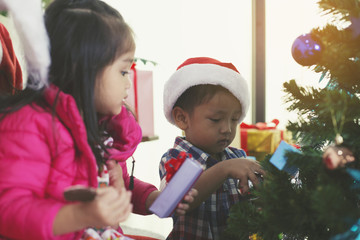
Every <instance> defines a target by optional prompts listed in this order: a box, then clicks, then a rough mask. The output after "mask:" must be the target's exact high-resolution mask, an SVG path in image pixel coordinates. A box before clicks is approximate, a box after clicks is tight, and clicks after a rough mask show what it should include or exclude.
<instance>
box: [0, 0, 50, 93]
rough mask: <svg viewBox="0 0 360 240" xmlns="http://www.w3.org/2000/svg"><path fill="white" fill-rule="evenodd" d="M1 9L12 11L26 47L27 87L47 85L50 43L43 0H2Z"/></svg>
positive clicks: (35, 87) (20, 36)
mask: <svg viewBox="0 0 360 240" xmlns="http://www.w3.org/2000/svg"><path fill="white" fill-rule="evenodd" d="M0 10H7V11H9V12H10V14H11V17H12V19H13V21H14V25H15V29H16V30H17V33H18V35H19V38H20V42H21V44H22V47H23V49H24V55H25V59H26V70H27V73H28V75H29V78H28V79H29V80H28V82H27V87H31V88H33V89H41V88H42V87H44V86H47V85H48V68H49V66H50V52H49V49H50V47H49V45H50V44H49V39H48V35H47V32H46V29H45V24H44V17H43V9H42V2H41V0H26V1H24V0H0ZM2 44H3V43H2ZM3 47H4V46H3ZM3 58H4V51H3ZM3 60H4V59H3Z"/></svg>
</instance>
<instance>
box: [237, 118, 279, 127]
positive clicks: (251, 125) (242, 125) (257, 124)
mask: <svg viewBox="0 0 360 240" xmlns="http://www.w3.org/2000/svg"><path fill="white" fill-rule="evenodd" d="M279 122H280V121H279V120H278V119H273V120H272V121H271V122H270V123H265V122H258V123H255V124H246V123H244V122H242V123H241V124H240V127H241V128H247V129H252V128H255V129H259V130H266V129H276V127H277V125H279Z"/></svg>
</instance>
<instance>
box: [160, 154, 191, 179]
mask: <svg viewBox="0 0 360 240" xmlns="http://www.w3.org/2000/svg"><path fill="white" fill-rule="evenodd" d="M186 158H192V155H191V154H190V153H186V152H180V153H179V155H178V156H177V158H172V159H170V160H169V161H167V162H166V163H165V169H166V172H167V173H166V182H169V181H170V179H171V178H172V177H173V176H174V174H175V173H176V171H177V170H178V169H179V168H180V167H181V165H182V164H183V163H184V161H185V159H186Z"/></svg>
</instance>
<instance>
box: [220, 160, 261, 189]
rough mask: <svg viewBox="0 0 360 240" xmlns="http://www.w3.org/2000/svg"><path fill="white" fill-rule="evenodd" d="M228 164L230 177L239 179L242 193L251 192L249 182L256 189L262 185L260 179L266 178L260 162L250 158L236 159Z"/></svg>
mask: <svg viewBox="0 0 360 240" xmlns="http://www.w3.org/2000/svg"><path fill="white" fill-rule="evenodd" d="M225 162H227V163H228V164H227V168H226V169H227V172H228V177H230V178H235V179H239V189H240V191H241V193H245V192H247V191H249V183H248V180H250V181H251V182H252V184H253V185H254V187H256V186H257V185H258V184H259V183H260V179H261V178H262V177H264V176H265V171H264V169H262V167H261V166H260V164H259V162H258V161H255V160H253V159H248V158H234V159H230V160H227V161H225Z"/></svg>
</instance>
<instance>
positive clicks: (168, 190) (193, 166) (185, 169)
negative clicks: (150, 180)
mask: <svg viewBox="0 0 360 240" xmlns="http://www.w3.org/2000/svg"><path fill="white" fill-rule="evenodd" d="M202 172H203V167H202V165H201V164H200V163H199V162H197V161H195V160H194V159H192V158H187V159H185V161H184V163H183V164H182V165H181V167H180V168H179V169H178V171H177V172H176V173H175V174H174V176H173V177H172V178H171V180H170V182H169V183H168V184H167V185H166V187H165V188H164V190H163V191H162V192H161V193H160V195H159V196H158V197H157V198H156V200H155V201H154V202H153V204H152V205H151V206H150V209H149V210H150V211H151V212H153V213H154V214H156V215H157V216H158V217H160V218H166V217H170V216H171V215H172V213H173V212H174V210H175V208H176V206H177V205H178V204H179V202H180V201H181V200H182V199H183V198H184V196H185V195H186V194H187V193H188V192H189V191H190V189H191V187H192V186H193V185H194V183H195V181H196V180H197V179H198V178H199V176H200V174H201V173H202Z"/></svg>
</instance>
